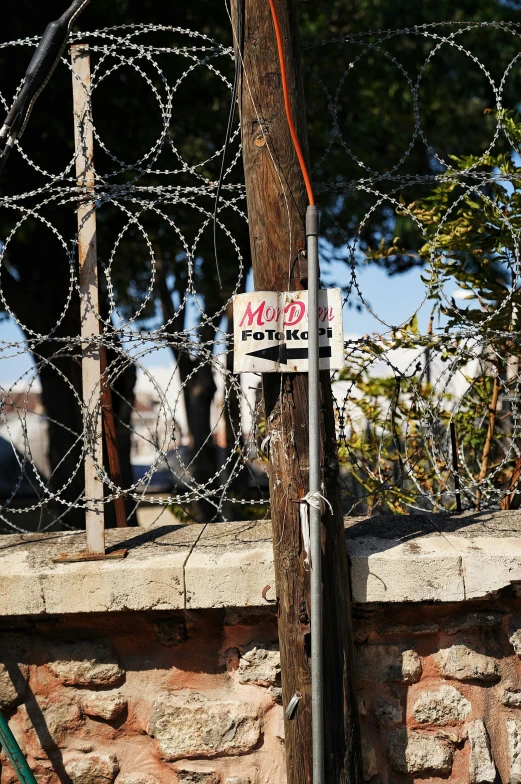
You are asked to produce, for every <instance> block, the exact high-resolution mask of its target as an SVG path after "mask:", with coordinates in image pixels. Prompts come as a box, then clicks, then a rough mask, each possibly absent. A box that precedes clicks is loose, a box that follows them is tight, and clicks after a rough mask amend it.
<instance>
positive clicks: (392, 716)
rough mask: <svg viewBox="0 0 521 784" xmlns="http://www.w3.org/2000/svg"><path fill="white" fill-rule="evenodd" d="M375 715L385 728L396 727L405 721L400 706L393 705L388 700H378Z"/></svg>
mask: <svg viewBox="0 0 521 784" xmlns="http://www.w3.org/2000/svg"><path fill="white" fill-rule="evenodd" d="M374 715H375V718H376V719H377V721H379V722H380V724H383V726H384V727H395V726H396V725H397V724H401V722H402V720H403V710H402V708H401V706H400V705H393V704H392V703H390V702H387V700H377V701H376V705H375V709H374Z"/></svg>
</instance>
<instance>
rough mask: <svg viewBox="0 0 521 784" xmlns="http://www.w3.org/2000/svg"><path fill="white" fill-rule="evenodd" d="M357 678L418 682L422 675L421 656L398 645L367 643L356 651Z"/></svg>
mask: <svg viewBox="0 0 521 784" xmlns="http://www.w3.org/2000/svg"><path fill="white" fill-rule="evenodd" d="M355 658H356V670H357V678H358V680H361V681H375V682H379V683H381V682H385V681H387V682H392V681H399V682H401V683H408V684H409V683H416V682H417V681H419V680H420V678H421V676H422V665H421V662H420V657H419V656H418V654H417V653H416V652H415V651H412V650H404V649H403V648H401V647H399V646H397V645H366V646H365V647H363V648H358V649H357V651H356V657H355Z"/></svg>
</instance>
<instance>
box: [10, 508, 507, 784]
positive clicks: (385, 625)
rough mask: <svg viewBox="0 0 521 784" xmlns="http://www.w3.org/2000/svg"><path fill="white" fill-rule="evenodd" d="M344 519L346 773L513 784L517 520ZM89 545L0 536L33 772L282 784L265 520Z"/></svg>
mask: <svg viewBox="0 0 521 784" xmlns="http://www.w3.org/2000/svg"><path fill="white" fill-rule="evenodd" d="M347 525H348V540H347V547H348V553H349V557H350V559H351V567H352V572H351V574H352V593H353V596H354V598H355V607H354V611H355V619H354V630H355V635H356V659H357V662H356V663H357V671H358V685H359V694H360V713H361V723H362V732H363V749H364V757H365V778H366V781H369V782H372V784H411V782H416V781H417V782H424V783H425V784H442V782H448V783H449V784H482V783H483V784H492V782H494V783H495V784H496V783H497V782H502V784H507V783H508V784H521V662H520V657H521V513H519V512H517V513H514V512H511V513H500V514H493V513H468V514H466V515H463V516H462V517H460V518H457V517H454V516H443V515H438V516H435V515H427V514H425V513H424V514H421V515H411V516H408V517H406V518H399V517H397V516H394V517H390V518H384V517H379V518H370V519H363V518H360V519H355V518H350V519H349V520H348V521H347ZM107 542H108V546H109V547H114V548H117V549H119V548H121V547H124V548H125V549H126V550H127V557H126V558H125V559H124V560H112V561H111V560H107V561H103V562H100V563H88V562H87V563H83V562H82V563H71V564H65V563H63V562H62V561H60V559H59V557H58V556H59V555H60V553H63V552H71V551H72V552H78V551H81V550H83V549H84V548H85V542H84V535H83V534H72V535H69V534H63V535H61V534H52V535H40V534H38V535H30V536H23V537H17V536H7V537H3V540H2V547H1V548H0V708H1V709H3V711H4V713H5V715H6V717H7V718H8V719H9V723H10V725H11V726H12V728H13V731H14V732H15V734H16V736H17V738H18V739H19V741H20V744H21V747H22V749H23V751H24V753H25V754H26V755H27V758H28V760H29V764H30V766H31V768H32V769H33V770H34V771H35V773H36V777H37V779H38V781H39V782H42V784H71V782H72V783H73V784H284V783H285V780H286V777H285V761H284V740H283V738H284V727H283V708H282V705H281V688H280V667H279V657H278V652H277V620H276V617H275V611H274V609H273V607H274V605H273V604H272V602H273V600H274V598H275V596H276V591H275V589H274V586H275V581H274V575H273V545H272V541H271V530H270V526H269V524H268V523H266V522H260V523H257V522H251V521H249V522H243V523H231V524H221V525H213V526H196V525H193V526H186V527H181V526H158V527H156V528H154V529H151V530H150V531H147V532H139V531H135V530H126V531H124V530H119V531H107ZM326 675H327V674H326ZM297 710H298V709H297ZM0 764H1V781H0V784H14V782H15V777H14V772H13V770H12V769H11V767H10V765H9V764H8V762H7V760H6V758H5V756H4V755H3V754H0ZM327 784H334V783H333V782H331V783H330V782H328V783H327Z"/></svg>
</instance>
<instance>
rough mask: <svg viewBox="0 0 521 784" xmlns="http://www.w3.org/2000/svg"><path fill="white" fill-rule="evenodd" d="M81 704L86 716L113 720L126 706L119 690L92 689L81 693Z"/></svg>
mask: <svg viewBox="0 0 521 784" xmlns="http://www.w3.org/2000/svg"><path fill="white" fill-rule="evenodd" d="M81 705H82V708H83V711H84V713H86V714H87V716H96V717H97V718H100V719H105V720H106V721H114V719H117V717H118V716H119V715H120V714H121V713H123V711H124V710H125V708H126V707H127V701H126V699H125V697H124V696H123V695H122V693H121V692H120V691H92V692H87V693H84V694H82V697H81Z"/></svg>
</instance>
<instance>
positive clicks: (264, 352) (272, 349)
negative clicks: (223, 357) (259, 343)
mask: <svg viewBox="0 0 521 784" xmlns="http://www.w3.org/2000/svg"><path fill="white" fill-rule="evenodd" d="M318 352H319V354H318V355H319V357H324V358H325V357H330V356H331V346H321V347H320V348H319V350H318ZM246 356H247V357H258V358H259V359H267V360H268V361H269V362H278V363H279V364H281V365H287V364H288V362H289V361H290V360H292V359H308V357H309V349H308V348H288V347H287V345H286V344H285V343H279V344H278V345H275V346H269V347H268V348H260V349H259V350H258V351H249V352H248V353H247V354H246Z"/></svg>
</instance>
